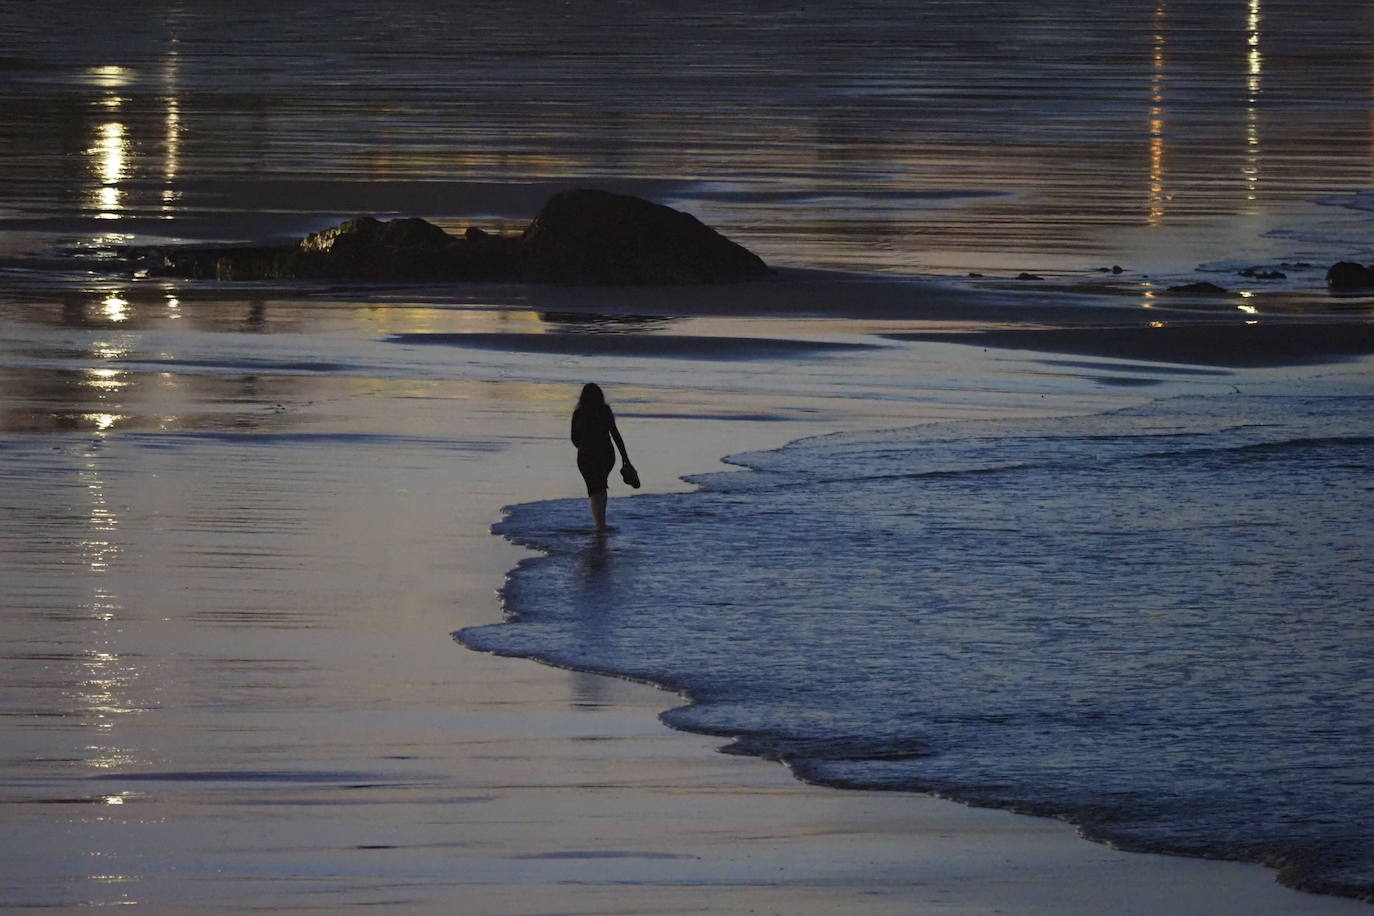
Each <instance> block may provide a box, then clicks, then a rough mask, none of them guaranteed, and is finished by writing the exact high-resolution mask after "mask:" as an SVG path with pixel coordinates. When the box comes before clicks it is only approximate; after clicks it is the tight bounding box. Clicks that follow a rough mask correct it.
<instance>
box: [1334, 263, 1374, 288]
mask: <svg viewBox="0 0 1374 916" xmlns="http://www.w3.org/2000/svg"><path fill="white" fill-rule="evenodd" d="M1326 285H1327V287H1329V288H1330V289H1336V290H1344V289H1369V288H1371V287H1374V265H1371V266H1369V267H1365V266H1364V265H1363V264H1356V263H1355V262H1354V261H1340V262H1338V263H1336V264H1333V265H1332V266H1331V269H1330V270H1328V271H1327V272H1326Z"/></svg>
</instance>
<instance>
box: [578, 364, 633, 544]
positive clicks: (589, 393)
mask: <svg viewBox="0 0 1374 916" xmlns="http://www.w3.org/2000/svg"><path fill="white" fill-rule="evenodd" d="M612 440H614V442H615V448H618V449H620V460H621V461H622V462H624V464H625V467H626V468H630V467H631V465H630V456H629V455H628V454H627V453H626V451H625V440H624V439H622V438H620V430H618V429H616V426H615V414H613V413H611V406H610V405H609V404H607V403H606V396H605V395H604V394H602V393H601V386H600V385H598V384H596V383H595V382H588V383H587V384H585V385H583V386H582V395H581V397H579V398H578V399H577V409H575V410H574V411H573V415H572V441H573V445H575V446H577V469H578V470H579V471H581V472H582V479H583V480H585V481H586V482H587V498H588V499H589V500H590V501H591V504H592V518H593V519H594V520H595V521H596V530H597V531H606V530H607V528H606V483H607V480H608V479H609V478H610V476H611V468H613V467H615V449H613V448H612V447H611V442H612ZM637 485H638V483H637V482H636V486H637Z"/></svg>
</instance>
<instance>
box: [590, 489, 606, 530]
mask: <svg viewBox="0 0 1374 916" xmlns="http://www.w3.org/2000/svg"><path fill="white" fill-rule="evenodd" d="M587 499H588V500H590V501H591V504H592V520H593V521H595V522H596V530H597V531H605V530H606V491H605V490H602V491H601V492H600V493H592V494H591V495H589V496H588V497H587Z"/></svg>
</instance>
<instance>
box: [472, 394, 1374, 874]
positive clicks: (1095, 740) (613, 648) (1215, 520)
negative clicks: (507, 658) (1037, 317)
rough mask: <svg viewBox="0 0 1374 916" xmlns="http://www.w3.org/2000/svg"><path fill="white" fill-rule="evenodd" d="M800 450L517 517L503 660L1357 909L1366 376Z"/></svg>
mask: <svg viewBox="0 0 1374 916" xmlns="http://www.w3.org/2000/svg"><path fill="white" fill-rule="evenodd" d="M1301 388H1302V386H1292V385H1290V386H1285V388H1284V390H1283V391H1282V393H1280V392H1265V391H1264V390H1263V389H1262V387H1261V388H1260V389H1259V390H1257V391H1255V392H1253V393H1249V392H1247V393H1245V394H1240V393H1235V394H1227V395H1223V396H1216V395H1213V396H1203V397H1199V396H1183V397H1179V398H1172V399H1164V400H1160V401H1156V402H1154V403H1152V404H1150V405H1147V406H1142V407H1136V408H1129V409H1124V410H1119V411H1113V412H1109V413H1105V414H1099V415H1094V416H1088V417H1080V418H1074V419H1062V420H1050V421H1035V422H1017V423H1008V422H982V421H975V422H960V423H951V424H937V425H931V426H923V427H917V428H913V429H908V430H899V431H893V432H879V433H871V434H844V435H834V436H827V437H821V438H817V439H808V440H803V441H800V442H797V443H794V444H793V445H791V446H788V447H787V448H784V449H782V450H780V451H776V452H768V453H761V454H750V455H743V456H738V457H736V458H735V459H733V460H734V461H735V462H737V463H739V464H741V465H743V466H744V467H745V468H747V470H743V471H740V472H737V473H725V474H719V475H712V476H708V477H705V478H702V479H700V480H699V481H698V482H699V483H700V484H701V490H700V491H699V492H696V493H690V494H672V495H660V496H643V497H637V498H633V499H628V500H617V501H615V504H614V507H613V508H614V515H615V522H616V523H617V524H618V526H619V529H618V530H617V531H616V532H615V533H614V535H613V536H610V537H606V538H598V537H595V536H592V535H589V534H587V533H586V532H585V530H584V528H583V525H584V521H583V516H584V515H585V506H584V505H582V501H581V500H560V501H553V502H542V503H533V504H528V505H521V506H515V507H513V508H512V509H511V510H510V514H509V517H508V518H507V519H506V520H505V521H503V522H502V523H501V524H500V525H499V526H497V530H498V531H499V532H500V533H502V534H503V535H505V536H506V537H508V538H510V539H512V540H514V541H516V542H517V543H520V544H523V545H527V546H529V547H532V548H534V549H536V550H538V551H540V552H541V554H542V556H540V557H538V558H535V559H532V560H529V561H526V562H525V563H524V564H522V565H521V566H520V567H519V568H518V569H517V570H516V571H515V572H514V573H513V574H512V575H511V577H510V579H509V582H508V584H507V586H506V588H505V592H504V599H505V603H506V606H507V610H508V612H509V614H510V620H509V621H508V622H506V623H503V624H498V625H494V626H489V627H481V628H474V629H467V630H464V631H463V632H462V633H461V634H460V638H461V640H462V641H463V642H465V643H466V644H468V645H470V646H473V647H475V648H480V649H484V650H487V651H493V652H499V653H506V654H516V655H523V656H530V657H534V658H539V659H542V660H545V661H548V662H551V663H554V664H558V665H564V666H569V667H575V668H579V669H588V670H594V671H603V672H608V673H612V674H618V675H622V676H626V677H630V678H635V679H642V680H646V681H651V682H653V683H656V684H661V685H664V686H667V687H670V688H673V689H676V690H680V691H682V692H683V693H684V694H685V695H686V696H687V697H688V698H689V699H690V700H691V703H690V704H689V705H686V706H682V707H679V708H677V709H673V710H671V711H669V712H667V713H666V714H665V715H664V719H665V721H667V722H668V723H669V724H671V725H673V726H675V727H679V728H684V729H688V730H692V731H700V732H706V733H710V734H719V735H727V736H730V737H732V738H734V739H735V740H734V742H733V743H732V744H731V745H730V746H729V748H728V749H729V750H732V751H735V752H738V753H746V754H756V755H760V756H764V757H768V758H774V759H778V760H781V761H783V762H785V763H786V764H787V765H788V766H790V767H792V768H793V769H794V770H795V771H796V772H797V773H798V775H800V776H801V777H803V778H805V779H808V780H815V781H818V782H822V783H826V784H832V785H837V786H848V787H863V788H878V789H899V790H912V791H923V792H936V793H939V794H942V795H947V796H949V797H952V798H956V799H961V800H965V801H968V802H972V803H975V804H980V805H994V806H999V807H1006V808H1011V809H1014V810H1018V811H1027V812H1034V813H1039V814H1046V815H1054V816H1058V817H1062V818H1066V819H1068V820H1070V821H1071V822H1073V823H1075V824H1079V825H1082V828H1083V830H1084V832H1085V833H1087V834H1088V835H1089V836H1092V837H1095V838H1099V839H1104V840H1109V841H1111V842H1113V843H1115V844H1118V845H1121V846H1124V847H1126V848H1132V849H1145V850H1155V851H1164V852H1172V853H1186V854H1190V855H1198V856H1207V857H1221V858H1235V859H1245V860H1254V861H1260V862H1264V863H1266V864H1269V865H1272V866H1274V867H1277V868H1279V869H1280V877H1281V880H1283V881H1285V882H1286V883H1289V884H1292V885H1295V886H1299V887H1306V888H1311V889H1320V890H1326V891H1336V892H1340V893H1346V894H1352V895H1356V896H1362V897H1365V898H1369V897H1370V895H1371V894H1374V828H1371V825H1370V823H1369V820H1368V817H1367V816H1366V815H1367V812H1368V810H1369V800H1370V771H1369V761H1370V760H1371V759H1374V603H1371V602H1372V601H1374V599H1371V595H1374V569H1371V567H1370V564H1369V558H1370V557H1371V556H1374V526H1371V525H1370V523H1369V519H1370V512H1371V510H1374V459H1371V455H1374V436H1372V435H1371V434H1370V433H1371V427H1370V425H1369V419H1370V417H1371V416H1374V390H1371V388H1370V385H1369V383H1368V377H1367V376H1365V377H1362V378H1361V377H1355V378H1354V379H1352V380H1347V381H1345V382H1341V381H1338V380H1328V381H1327V382H1325V383H1323V384H1319V385H1308V386H1307V390H1306V391H1302V390H1301Z"/></svg>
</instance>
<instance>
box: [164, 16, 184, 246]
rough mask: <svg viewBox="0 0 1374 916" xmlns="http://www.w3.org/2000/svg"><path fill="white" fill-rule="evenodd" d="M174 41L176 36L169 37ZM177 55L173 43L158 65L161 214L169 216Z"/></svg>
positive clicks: (177, 163)
mask: <svg viewBox="0 0 1374 916" xmlns="http://www.w3.org/2000/svg"><path fill="white" fill-rule="evenodd" d="M172 43H173V44H174V45H175V43H176V39H175V38H174V39H172ZM180 71H181V57H180V55H179V54H178V52H177V49H176V48H175V47H173V48H172V49H171V50H169V51H168V52H167V60H166V62H165V63H164V65H163V68H162V86H163V91H164V93H165V95H164V96H163V118H162V146H163V163H162V179H163V182H164V186H163V189H162V215H163V218H164V219H171V218H172V205H173V204H174V203H176V200H177V197H178V196H179V195H178V192H177V191H176V189H175V188H174V187H173V186H172V185H173V182H175V181H176V177H177V173H178V172H180V170H181V132H182V126H181V101H180V100H179V99H178V97H177V90H178V88H179V83H180Z"/></svg>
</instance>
